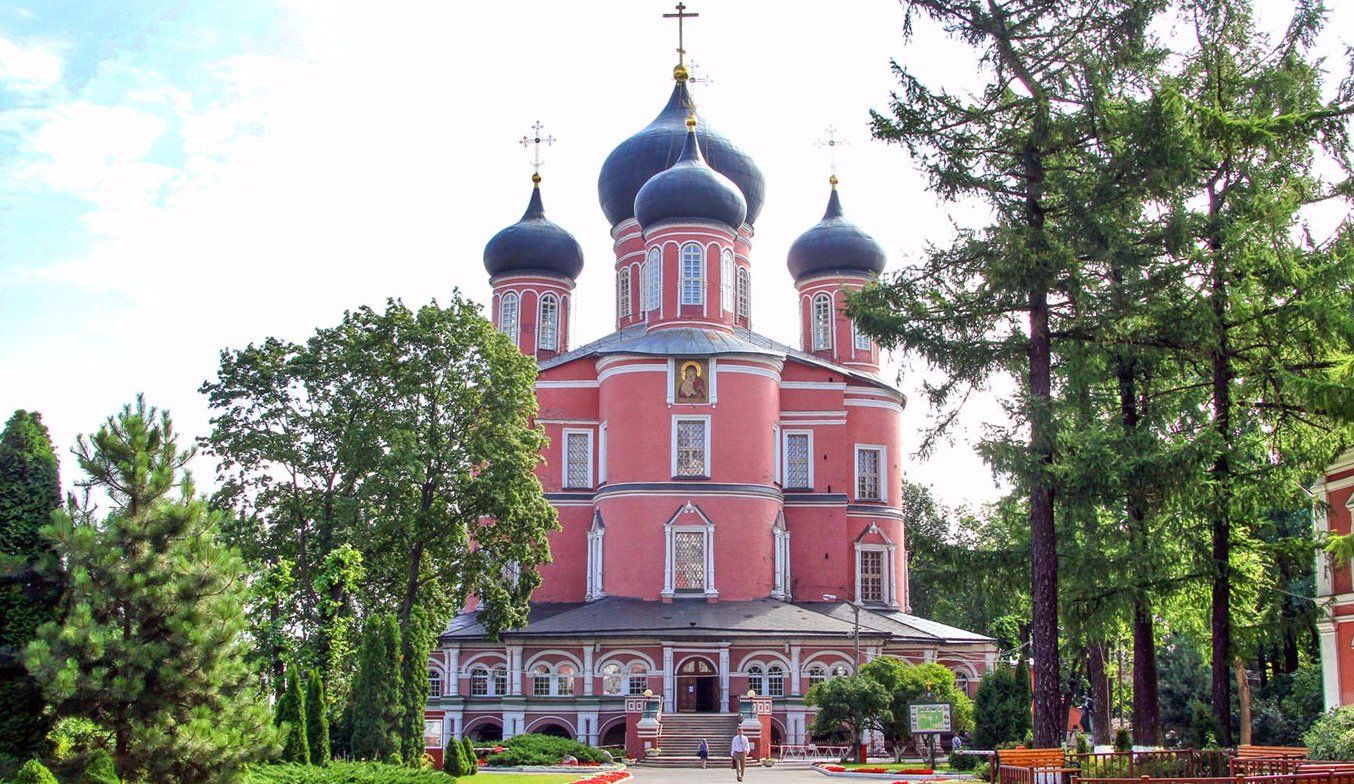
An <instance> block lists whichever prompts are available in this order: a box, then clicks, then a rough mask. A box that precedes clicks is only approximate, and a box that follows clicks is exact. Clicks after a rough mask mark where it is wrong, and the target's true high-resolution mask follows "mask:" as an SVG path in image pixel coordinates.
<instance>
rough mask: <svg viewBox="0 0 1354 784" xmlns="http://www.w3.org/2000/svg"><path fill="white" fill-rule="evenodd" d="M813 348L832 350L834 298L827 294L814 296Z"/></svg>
mask: <svg viewBox="0 0 1354 784" xmlns="http://www.w3.org/2000/svg"><path fill="white" fill-rule="evenodd" d="M813 350H814V351H831V350H832V298H831V297H829V296H828V295H826V294H819V295H818V296H816V297H814V298H813Z"/></svg>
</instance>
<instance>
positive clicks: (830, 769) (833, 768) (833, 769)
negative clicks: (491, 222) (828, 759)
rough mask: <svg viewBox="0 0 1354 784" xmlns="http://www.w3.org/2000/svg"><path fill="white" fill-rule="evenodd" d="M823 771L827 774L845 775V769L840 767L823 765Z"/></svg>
mask: <svg viewBox="0 0 1354 784" xmlns="http://www.w3.org/2000/svg"><path fill="white" fill-rule="evenodd" d="M823 770H825V771H827V772H828V773H845V772H846V768H843V767H842V766H841V765H824V766H823Z"/></svg>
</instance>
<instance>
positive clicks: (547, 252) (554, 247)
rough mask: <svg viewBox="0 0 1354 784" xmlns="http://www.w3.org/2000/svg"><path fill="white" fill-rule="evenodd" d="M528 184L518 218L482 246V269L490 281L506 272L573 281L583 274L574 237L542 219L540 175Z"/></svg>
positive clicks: (543, 215)
mask: <svg viewBox="0 0 1354 784" xmlns="http://www.w3.org/2000/svg"><path fill="white" fill-rule="evenodd" d="M531 182H532V189H531V201H530V202H529V203H528V204H527V211H526V212H524V213H522V219H521V220H519V221H518V222H516V223H514V224H513V225H511V226H509V227H508V228H506V229H504V230H502V231H500V232H499V233H497V234H495V235H494V238H493V239H491V240H489V244H488V245H485V246H484V268H485V269H486V270H488V271H489V277H491V278H494V277H498V276H499V275H506V274H508V273H510V272H539V273H545V274H547V275H557V276H563V277H566V278H569V279H571V280H572V279H574V278H577V277H578V273H580V272H582V271H583V248H582V246H580V245H579V244H578V240H576V239H574V235H572V234H570V233H569V232H567V231H565V230H564V229H562V228H560V227H559V226H558V225H557V224H555V223H552V222H551V221H549V220H546V217H545V207H544V206H543V205H542V204H541V175H539V174H533V175H531Z"/></svg>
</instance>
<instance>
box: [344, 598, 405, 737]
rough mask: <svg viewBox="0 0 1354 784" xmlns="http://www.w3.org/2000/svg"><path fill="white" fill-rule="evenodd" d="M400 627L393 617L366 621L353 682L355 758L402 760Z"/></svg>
mask: <svg viewBox="0 0 1354 784" xmlns="http://www.w3.org/2000/svg"><path fill="white" fill-rule="evenodd" d="M400 680H401V678H400V625H399V621H397V620H396V619H395V617H394V616H392V615H377V616H375V617H373V618H371V619H370V620H369V621H367V625H366V628H365V629H364V630H363V633H362V645H361V650H360V653H359V657H358V663H357V677H356V678H355V679H354V680H353V691H352V705H353V734H352V740H351V748H352V753H353V756H354V757H356V758H357V759H362V760H377V761H380V762H386V761H389V760H391V759H394V760H396V761H398V760H399V759H400V748H401V743H400V729H401V725H402V724H403V722H404V720H405V711H404V705H403V703H402V702H401V700H400V696H401V687H400Z"/></svg>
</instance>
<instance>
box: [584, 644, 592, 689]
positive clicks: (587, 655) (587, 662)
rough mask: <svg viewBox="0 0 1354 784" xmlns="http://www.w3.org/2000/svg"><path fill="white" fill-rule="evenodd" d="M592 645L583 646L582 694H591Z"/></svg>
mask: <svg viewBox="0 0 1354 784" xmlns="http://www.w3.org/2000/svg"><path fill="white" fill-rule="evenodd" d="M592 679H593V671H592V646H591V645H584V646H583V696H585V697H590V696H592Z"/></svg>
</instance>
